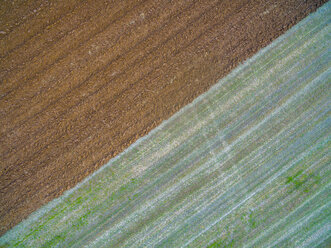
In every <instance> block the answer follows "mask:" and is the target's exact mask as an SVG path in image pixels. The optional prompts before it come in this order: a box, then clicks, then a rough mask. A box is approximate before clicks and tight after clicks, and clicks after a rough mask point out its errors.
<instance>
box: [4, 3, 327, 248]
mask: <svg viewBox="0 0 331 248" xmlns="http://www.w3.org/2000/svg"><path fill="white" fill-rule="evenodd" d="M330 21H331V3H327V4H325V5H324V6H323V7H322V8H320V9H319V10H318V11H317V12H316V13H314V14H312V15H310V16H309V17H307V18H306V19H304V20H303V21H301V22H300V23H299V24H298V25H296V26H295V27H293V28H292V29H291V30H290V31H288V32H287V33H286V34H284V35H283V36H281V37H280V38H278V39H277V40H276V41H274V42H273V43H272V44H271V45H269V46H268V47H267V48H265V49H263V50H262V51H260V52H259V53H258V54H256V55H255V56H254V57H253V58H251V59H250V60H248V61H246V62H245V63H244V64H243V65H240V66H239V67H238V68H236V69H235V70H234V71H232V72H231V73H230V75H228V76H227V77H225V78H223V79H221V80H220V81H219V82H218V83H217V84H216V85H215V86H214V87H212V88H211V89H210V90H209V91H208V92H207V93H205V94H203V95H201V96H200V97H198V98H197V99H196V100H195V101H194V102H193V103H192V104H190V105H188V106H186V107H185V108H183V109H182V110H180V111H179V112H178V113H176V114H175V115H174V116H173V117H172V118H170V119H169V120H167V121H166V122H164V123H162V125H161V126H159V127H158V128H156V129H155V130H153V131H152V132H151V133H150V134H148V135H147V136H145V137H144V138H142V139H140V140H138V141H137V142H136V143H135V144H133V145H132V146H131V147H130V148H129V149H127V150H126V151H125V152H123V153H122V154H120V155H119V156H117V157H115V158H114V159H112V160H111V161H110V162H109V163H108V164H106V165H104V166H103V167H102V168H101V169H100V170H98V171H97V172H96V173H94V174H93V175H92V176H89V177H88V178H87V179H86V180H84V181H83V182H82V183H80V184H79V185H77V186H76V187H75V188H74V189H72V190H69V191H67V192H66V193H65V194H64V195H63V196H61V197H60V198H58V199H56V200H54V201H52V202H50V203H49V204H47V205H46V206H44V207H43V208H41V209H39V210H38V211H36V212H35V213H33V214H32V215H31V216H30V217H29V218H28V219H27V220H25V221H23V222H22V223H20V224H19V225H17V226H16V227H15V228H13V229H12V230H10V231H9V232H7V233H6V234H5V235H4V236H2V237H1V238H0V247H98V248H99V247H206V246H208V247H319V246H322V247H323V246H325V247H327V246H330V245H331V194H330V192H331V191H330V190H331V175H330V173H331V167H330V164H331V156H330V147H331V146H330V145H331V116H330V111H331V102H330V100H331V88H330V82H331V77H330V75H331V73H330V72H331V67H330V65H331V60H330V49H331V43H330V42H331V28H330ZM1 245H2V246H1Z"/></svg>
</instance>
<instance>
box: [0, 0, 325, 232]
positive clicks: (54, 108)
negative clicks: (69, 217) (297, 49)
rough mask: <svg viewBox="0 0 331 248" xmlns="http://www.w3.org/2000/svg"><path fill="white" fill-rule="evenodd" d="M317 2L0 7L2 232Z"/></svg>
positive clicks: (145, 1) (160, 0)
mask: <svg viewBox="0 0 331 248" xmlns="http://www.w3.org/2000/svg"><path fill="white" fill-rule="evenodd" d="M324 2H326V0H325V1H322V0H306V1H303V0H292V1H288V0H271V1H264V0H255V1H249V0H223V1H216V0H209V1H188V0H174V1H170V0H136V1H122V0H114V1H101V0H98V1H95V0H91V1H88V0H86V1H83V0H68V1H62V0H51V1H42V0H35V1H23V0H16V1H1V3H0V82H1V83H0V161H1V164H0V206H1V207H0V228H1V229H0V234H3V233H4V232H5V231H7V230H8V229H10V228H11V227H13V226H14V225H16V224H17V223H19V222H20V221H21V220H22V219H24V218H26V217H27V216H28V215H29V214H30V213H31V212H33V211H34V210H36V209H38V208H39V207H41V206H42V205H43V204H45V203H47V202H48V201H50V200H52V199H54V198H55V197H58V196H59V195H61V194H62V193H63V191H65V190H67V189H69V188H71V187H73V186H74V185H75V184H77V183H78V182H79V181H81V180H82V179H83V178H84V177H86V176H87V175H89V174H90V173H92V172H93V171H95V170H96V169H97V168H99V167H100V166H101V165H103V164H104V163H106V162H107V161H108V160H109V159H110V158H112V157H114V156H115V155H117V154H118V153H120V152H121V151H123V150H124V149H125V148H127V147H128V146H129V145H130V144H132V143H133V142H134V141H136V140H137V139H138V138H139V137H142V136H144V135H145V134H147V133H148V132H149V131H150V130H151V129H153V128H154V127H156V126H157V125H159V124H160V123H161V122H162V121H163V120H165V119H167V118H169V117H170V116H171V115H173V114H174V113H175V112H176V111H177V110H178V109H179V108H181V107H183V106H184V105H186V104H188V103H189V102H191V101H192V100H193V99H194V98H195V97H197V96H198V95H200V94H201V93H203V92H205V91H206V90H208V88H210V86H211V85H213V84H215V83H216V81H217V80H218V79H219V78H222V77H223V76H225V75H226V74H227V73H229V72H230V71H231V69H233V68H234V67H236V66H237V65H238V64H239V63H241V62H243V61H244V60H245V59H247V58H248V57H250V56H252V55H253V54H254V53H256V52H257V51H258V50H259V49H261V48H262V47H265V46H266V45H267V44H269V43H270V42H271V41H272V40H274V39H275V38H276V37H278V36H279V35H281V34H282V33H284V31H286V30H288V29H289V28H290V27H291V26H293V25H294V24H296V23H297V22H298V21H300V20H301V19H302V18H304V17H305V16H307V15H308V14H309V13H311V12H312V11H315V10H316V8H317V7H319V6H321V5H322V4H323V3H324Z"/></svg>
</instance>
